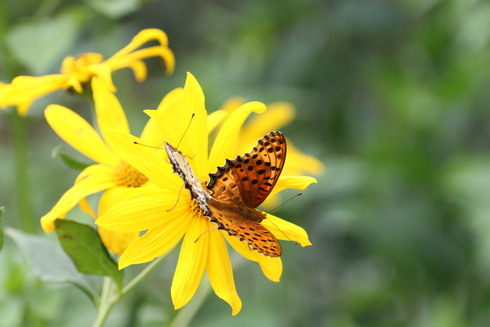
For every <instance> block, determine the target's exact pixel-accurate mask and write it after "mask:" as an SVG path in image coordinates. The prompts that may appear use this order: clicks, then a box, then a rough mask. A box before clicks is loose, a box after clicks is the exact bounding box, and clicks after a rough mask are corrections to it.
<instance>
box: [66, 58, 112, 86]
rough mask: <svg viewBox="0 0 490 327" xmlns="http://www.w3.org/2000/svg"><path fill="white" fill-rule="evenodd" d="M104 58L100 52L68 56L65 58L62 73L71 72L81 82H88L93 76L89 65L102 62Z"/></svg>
mask: <svg viewBox="0 0 490 327" xmlns="http://www.w3.org/2000/svg"><path fill="white" fill-rule="evenodd" d="M103 59H104V57H103V56H102V55H101V54H99V53H84V54H81V55H80V56H78V57H76V58H74V57H71V56H68V57H66V58H65V59H64V60H63V64H62V66H61V73H62V74H70V75H72V76H74V77H75V78H76V79H78V80H79V81H81V82H88V81H89V80H90V78H91V77H92V76H93V71H91V70H90V69H89V67H90V66H91V65H96V64H98V63H100V62H102V60H103Z"/></svg>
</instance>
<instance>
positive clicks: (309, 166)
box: [283, 140, 325, 175]
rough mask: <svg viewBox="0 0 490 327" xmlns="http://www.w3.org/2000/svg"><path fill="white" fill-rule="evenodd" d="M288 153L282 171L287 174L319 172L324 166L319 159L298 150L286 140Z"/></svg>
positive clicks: (321, 171)
mask: <svg viewBox="0 0 490 327" xmlns="http://www.w3.org/2000/svg"><path fill="white" fill-rule="evenodd" d="M287 144H288V154H287V159H286V163H285V165H284V170H283V173H284V174H287V175H301V174H321V173H323V171H324V170H325V167H324V166H323V164H322V163H321V161H320V160H318V159H316V158H315V157H312V156H309V155H307V154H304V153H303V152H301V151H299V150H298V149H297V148H296V147H295V146H294V145H293V144H292V143H291V141H289V140H287Z"/></svg>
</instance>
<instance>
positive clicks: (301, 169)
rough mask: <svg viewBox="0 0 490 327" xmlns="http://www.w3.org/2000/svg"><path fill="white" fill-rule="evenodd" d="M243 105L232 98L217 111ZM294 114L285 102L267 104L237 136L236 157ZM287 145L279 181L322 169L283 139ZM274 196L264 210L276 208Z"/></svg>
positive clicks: (290, 119)
mask: <svg viewBox="0 0 490 327" xmlns="http://www.w3.org/2000/svg"><path fill="white" fill-rule="evenodd" d="M244 103H245V100H244V99H243V98H240V97H233V98H231V99H229V100H228V101H226V102H225V103H224V104H223V106H222V108H221V110H220V111H223V112H225V113H227V114H231V113H233V112H234V111H235V110H237V109H238V108H239V107H240V106H241V105H243V104H244ZM295 111H296V110H295V108H294V106H293V105H292V104H290V103H288V102H274V103H272V104H270V105H268V106H267V112H265V113H264V114H262V115H257V116H254V117H253V118H252V119H250V120H249V121H248V122H247V123H246V124H245V125H244V126H243V128H242V129H241V131H240V134H239V138H240V143H239V144H238V147H237V151H236V153H235V155H240V154H242V153H245V152H246V151H249V150H250V149H252V148H253V147H254V146H255V144H256V143H257V140H258V139H260V138H261V137H262V136H263V135H265V134H267V133H268V132H269V131H273V130H279V129H281V128H282V127H283V126H286V125H288V124H289V123H291V122H292V121H293V119H294V116H295ZM287 144H288V154H287V156H288V159H287V160H286V164H285V166H284V169H283V172H282V176H283V178H289V179H290V182H293V179H294V178H295V177H293V176H299V175H302V174H313V175H318V174H321V173H323V171H324V170H325V167H324V166H323V164H322V163H321V162H320V161H319V160H318V159H316V158H315V157H313V156H309V155H307V154H305V153H303V152H301V151H300V150H299V149H297V148H296V147H295V146H294V145H293V143H292V142H291V140H289V139H287ZM276 193H277V192H274V194H271V196H269V197H268V198H267V200H266V202H265V203H264V205H265V206H266V207H269V208H270V207H275V206H277V205H278V202H279V199H278V197H277V195H276Z"/></svg>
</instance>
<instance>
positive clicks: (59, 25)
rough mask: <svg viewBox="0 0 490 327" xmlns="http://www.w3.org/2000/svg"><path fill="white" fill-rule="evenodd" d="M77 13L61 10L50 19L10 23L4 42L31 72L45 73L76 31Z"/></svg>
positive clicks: (58, 57) (70, 42)
mask: <svg viewBox="0 0 490 327" xmlns="http://www.w3.org/2000/svg"><path fill="white" fill-rule="evenodd" d="M77 16H78V13H77V12H76V11H69V12H64V13H62V14H60V15H58V16H56V17H50V18H49V19H37V20H29V21H26V22H23V23H21V24H16V25H14V26H12V27H11V28H10V30H9V32H8V34H7V36H6V44H7V46H8V47H9V49H10V51H12V53H13V55H14V56H15V57H16V58H17V60H19V61H20V62H21V63H22V64H23V65H25V66H26V67H27V68H28V69H29V70H30V71H31V72H32V73H33V74H35V75H38V74H43V73H46V72H47V71H48V70H49V69H50V68H52V66H53V65H54V64H55V63H58V62H59V61H60V60H61V58H62V57H63V56H64V55H65V54H66V53H67V52H68V49H69V48H70V47H71V46H72V44H73V43H74V41H75V37H76V36H77V33H78V25H79V24H78V21H79V19H78V17H77Z"/></svg>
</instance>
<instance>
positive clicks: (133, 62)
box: [106, 46, 175, 81]
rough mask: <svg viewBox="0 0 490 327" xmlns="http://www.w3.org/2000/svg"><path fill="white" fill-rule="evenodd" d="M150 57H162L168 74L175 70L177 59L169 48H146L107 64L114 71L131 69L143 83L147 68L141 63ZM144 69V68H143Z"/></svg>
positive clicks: (109, 61)
mask: <svg viewBox="0 0 490 327" xmlns="http://www.w3.org/2000/svg"><path fill="white" fill-rule="evenodd" d="M150 57H160V58H162V60H163V61H164V62H165V66H166V67H167V68H166V72H167V73H171V72H173V70H174V68H175V57H174V54H173V52H172V50H170V49H169V48H167V47H162V46H154V47H149V48H144V49H141V50H138V51H135V52H132V53H129V54H127V55H125V56H120V57H112V58H111V59H109V60H108V61H107V62H106V64H109V65H110V67H111V68H112V70H118V69H121V68H124V67H131V68H132V69H133V72H134V74H135V76H136V78H137V79H138V80H139V81H141V80H144V79H145V78H146V67H145V65H144V63H143V61H141V60H142V59H145V58H150ZM143 67H144V68H143Z"/></svg>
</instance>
